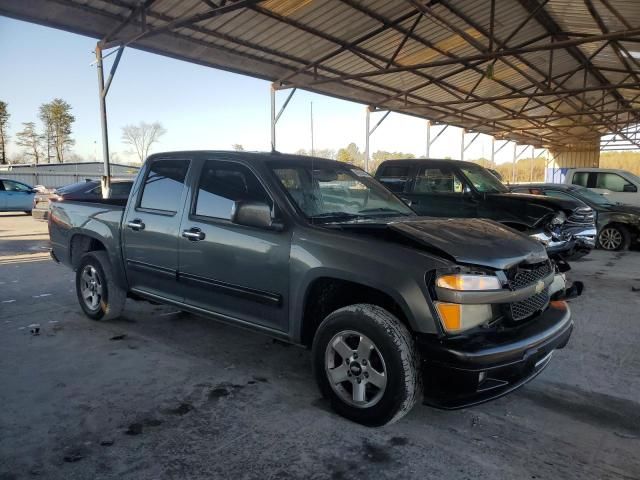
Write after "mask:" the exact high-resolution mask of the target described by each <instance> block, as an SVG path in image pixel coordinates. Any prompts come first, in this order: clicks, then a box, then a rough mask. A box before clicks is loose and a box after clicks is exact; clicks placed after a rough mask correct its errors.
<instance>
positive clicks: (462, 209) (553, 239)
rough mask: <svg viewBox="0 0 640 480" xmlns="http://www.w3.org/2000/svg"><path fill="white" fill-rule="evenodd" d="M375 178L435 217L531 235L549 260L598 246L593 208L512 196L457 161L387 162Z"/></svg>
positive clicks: (489, 175) (480, 172) (484, 171)
mask: <svg viewBox="0 0 640 480" xmlns="http://www.w3.org/2000/svg"><path fill="white" fill-rule="evenodd" d="M376 178H377V179H378V180H379V181H380V182H382V183H383V184H384V185H385V186H387V187H388V188H389V189H391V190H392V191H393V192H395V193H396V194H397V195H399V196H401V197H402V198H404V199H406V201H407V202H408V203H409V204H410V205H411V207H412V208H413V209H414V210H415V211H416V212H417V213H418V214H419V215H426V216H431V217H452V218H453V217H458V218H489V219H491V220H495V221H497V222H500V223H501V224H503V225H506V226H508V227H511V228H514V229H516V230H518V231H520V232H524V233H526V234H527V235H530V236H532V237H534V238H536V239H537V240H539V241H540V242H542V243H543V244H544V245H545V247H546V248H547V252H548V254H549V256H550V257H552V258H554V259H560V260H573V259H576V258H580V257H583V256H584V255H586V254H588V253H589V252H590V251H591V250H592V249H593V248H594V247H595V242H596V226H595V215H594V212H593V209H592V208H591V207H589V206H587V205H585V204H584V203H582V202H579V201H576V200H572V199H556V198H546V197H540V196H535V195H523V194H514V193H512V192H511V191H510V190H509V189H508V188H507V187H506V186H505V185H504V184H503V183H502V182H500V180H498V178H497V177H496V176H495V175H493V174H492V173H491V172H490V171H489V170H487V169H485V168H483V167H481V166H480V165H478V164H475V163H471V162H462V161H456V160H426V159H409V160H387V161H385V162H382V163H381V164H380V166H379V167H378V169H377V170H376Z"/></svg>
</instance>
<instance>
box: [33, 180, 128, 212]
mask: <svg viewBox="0 0 640 480" xmlns="http://www.w3.org/2000/svg"><path fill="white" fill-rule="evenodd" d="M132 185H133V181H132V180H112V182H111V198H113V199H120V200H126V199H127V198H129V192H130V191H131V186H132ZM100 198H102V186H101V185H100V181H99V180H85V181H84V182H78V183H72V184H71V185H65V186H64V187H60V188H57V189H56V190H54V191H53V193H40V194H38V195H36V196H35V198H34V199H33V210H32V212H33V218H35V219H36V220H46V219H47V218H49V209H50V207H51V202H60V201H64V200H76V201H91V200H96V199H100Z"/></svg>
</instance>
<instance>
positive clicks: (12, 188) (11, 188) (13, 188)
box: [2, 180, 31, 192]
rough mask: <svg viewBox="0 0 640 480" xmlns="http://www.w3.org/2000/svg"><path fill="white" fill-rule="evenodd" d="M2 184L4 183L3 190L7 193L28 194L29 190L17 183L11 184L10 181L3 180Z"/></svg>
mask: <svg viewBox="0 0 640 480" xmlns="http://www.w3.org/2000/svg"><path fill="white" fill-rule="evenodd" d="M2 183H4V189H5V190H6V191H7V192H28V191H30V190H31V189H30V188H29V187H27V186H26V185H24V184H22V183H18V182H12V181H11V180H3V181H2Z"/></svg>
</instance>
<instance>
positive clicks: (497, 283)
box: [49, 151, 573, 426]
mask: <svg viewBox="0 0 640 480" xmlns="http://www.w3.org/2000/svg"><path fill="white" fill-rule="evenodd" d="M49 232H50V236H51V243H52V256H53V258H54V259H55V260H57V261H60V262H62V263H64V264H67V265H69V266H70V267H71V268H73V270H75V272H76V290H77V296H78V300H79V303H80V306H81V307H82V309H83V310H84V312H85V314H86V315H87V316H88V317H90V318H92V319H95V320H99V319H102V320H105V319H111V318H115V317H117V316H119V315H120V314H121V312H122V310H123V307H124V304H125V299H126V298H127V297H131V298H133V299H136V300H150V301H153V302H161V303H165V304H171V305H175V306H176V307H177V308H179V309H182V310H185V311H188V312H192V313H194V314H198V315H204V316H207V317H211V318H213V319H217V320H221V321H224V322H229V323H232V324H235V325H238V326H242V327H247V328H251V329H255V330H259V331H262V332H265V333H267V334H269V335H272V336H274V337H279V338H281V339H283V340H286V341H289V342H292V343H296V344H300V345H304V346H307V347H311V348H312V364H313V372H314V375H315V378H316V381H317V383H318V385H319V387H320V390H321V391H322V393H323V394H324V395H325V396H326V397H328V398H329V399H330V401H331V404H332V406H333V408H334V409H335V410H336V411H337V412H338V413H340V414H341V415H343V416H345V417H347V418H349V419H352V420H354V421H356V422H359V423H362V424H366V425H371V426H377V425H383V424H387V423H390V422H393V421H395V420H397V419H399V418H401V417H402V416H403V415H404V414H405V413H407V412H408V411H409V410H410V409H411V407H412V406H413V405H414V403H415V402H416V400H417V399H419V398H422V399H423V400H424V403H426V404H430V405H433V406H436V407H441V408H459V407H463V406H468V405H473V404H476V403H480V402H483V401H486V400H489V399H492V398H496V397H498V396H501V395H504V394H506V393H508V392H510V391H512V390H514V389H516V388H518V387H519V386H521V385H523V384H524V383H526V382H527V381H529V380H531V379H532V378H533V377H535V376H536V375H538V373H540V372H541V371H542V369H543V368H544V367H545V366H546V365H547V364H548V362H549V361H550V358H551V355H552V354H553V352H554V351H555V350H556V349H560V348H562V347H564V346H565V345H566V343H567V341H568V340H569V337H570V335H571V331H572V328H573V321H572V319H571V314H570V311H569V307H568V306H567V303H566V302H565V301H564V300H565V299H566V298H567V297H568V296H569V295H570V294H571V292H572V289H571V287H570V286H569V285H568V284H567V283H566V281H565V278H564V276H563V275H562V274H561V273H558V272H557V271H556V269H555V267H554V265H553V263H551V262H550V260H549V259H548V257H547V254H546V252H545V249H544V247H543V246H542V245H541V244H540V243H538V242H536V241H534V240H532V239H530V238H528V237H526V236H525V235H523V234H521V233H519V232H517V231H515V230H512V229H510V228H508V227H504V226H502V225H500V224H498V223H497V222H493V221H491V220H481V219H455V218H454V219H447V218H428V217H419V216H417V215H416V214H415V213H414V212H413V211H412V210H411V209H410V208H409V207H408V206H407V205H405V204H404V203H403V202H402V201H401V200H400V199H399V198H398V197H396V196H395V195H394V194H393V193H392V192H391V191H389V190H387V189H386V188H385V187H384V186H382V185H381V184H380V183H378V182H377V181H376V180H375V179H373V178H372V177H371V176H369V175H368V174H367V173H366V172H364V171H363V170H361V169H359V168H356V167H354V166H352V165H348V164H344V163H340V162H334V161H330V160H325V159H317V158H310V157H298V156H291V155H282V154H278V153H270V154H267V153H264V154H261V153H245V152H215V151H204V152H174V153H163V154H157V155H153V156H151V157H149V159H148V160H147V161H146V163H145V165H144V166H143V168H142V169H141V171H140V173H139V175H138V177H137V179H136V181H135V182H134V185H133V188H132V190H131V194H130V197H129V199H128V200H127V201H126V204H125V202H123V201H118V200H95V201H89V202H76V201H68V202H61V203H59V204H53V205H52V210H51V214H50V217H49ZM256 354H259V352H256Z"/></svg>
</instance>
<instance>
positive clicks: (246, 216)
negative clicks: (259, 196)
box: [231, 201, 284, 231]
mask: <svg viewBox="0 0 640 480" xmlns="http://www.w3.org/2000/svg"><path fill="white" fill-rule="evenodd" d="M231 221H232V222H233V223H235V224H237V225H244V226H247V227H257V228H264V229H268V230H277V231H281V230H283V228H284V226H283V225H282V224H281V223H279V222H275V221H274V220H273V218H272V217H271V207H270V206H269V205H268V204H266V203H264V202H242V201H241V202H235V203H234V204H233V209H232V211H231Z"/></svg>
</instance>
